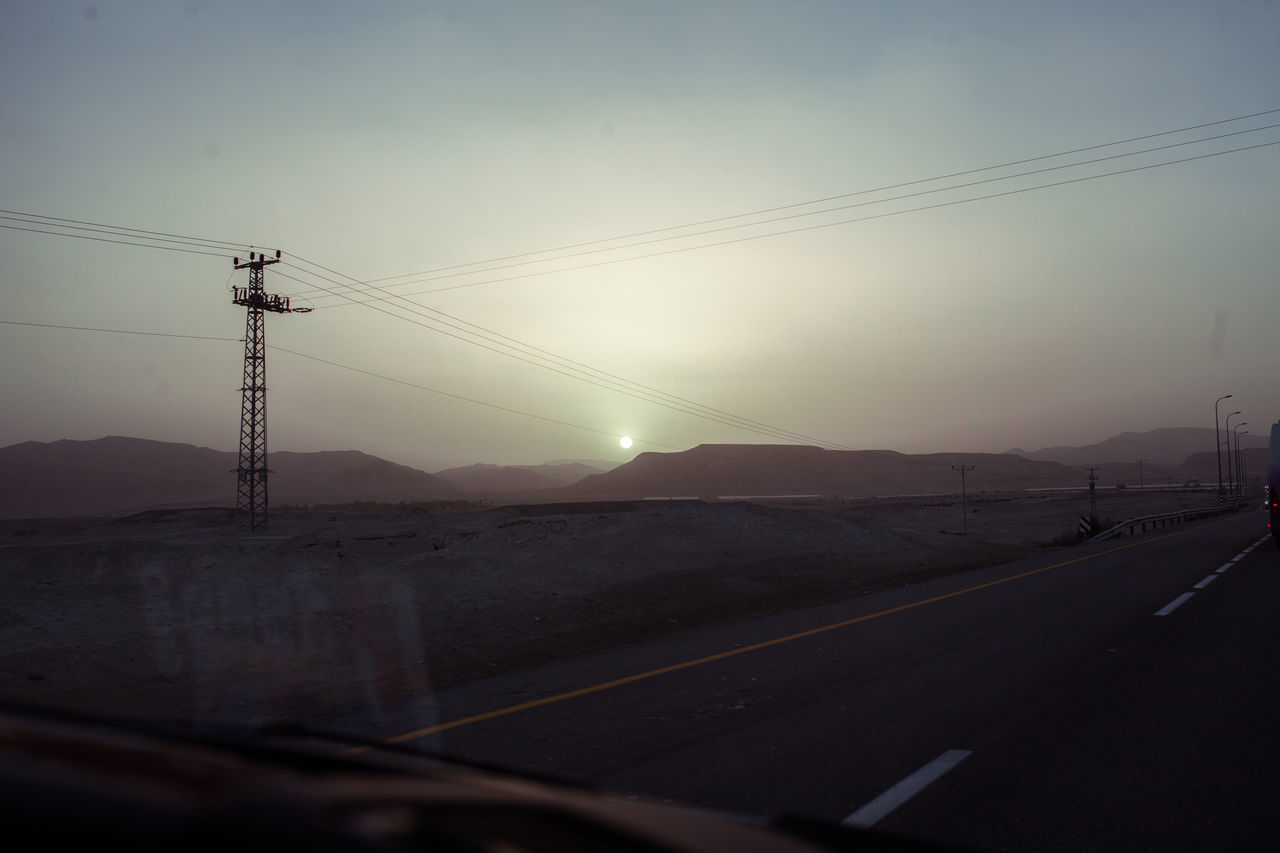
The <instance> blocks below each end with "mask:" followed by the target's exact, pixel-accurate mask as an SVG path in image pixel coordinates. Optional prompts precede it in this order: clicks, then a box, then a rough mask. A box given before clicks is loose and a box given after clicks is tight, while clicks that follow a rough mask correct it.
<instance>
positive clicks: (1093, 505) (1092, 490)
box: [1089, 468, 1098, 521]
mask: <svg viewBox="0 0 1280 853" xmlns="http://www.w3.org/2000/svg"><path fill="white" fill-rule="evenodd" d="M1097 470H1098V469H1097V468H1090V469H1089V519H1090V520H1091V521H1093V520H1096V519H1097V517H1098V495H1097V490H1096V487H1097V485H1098V475H1097V474H1096V473H1094V472H1095V471H1097Z"/></svg>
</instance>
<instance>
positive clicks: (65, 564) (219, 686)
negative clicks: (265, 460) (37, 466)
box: [0, 493, 1212, 721]
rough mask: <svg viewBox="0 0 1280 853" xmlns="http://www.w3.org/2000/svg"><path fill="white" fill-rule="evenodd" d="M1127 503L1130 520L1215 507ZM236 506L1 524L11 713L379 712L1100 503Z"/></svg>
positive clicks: (826, 592) (1057, 526)
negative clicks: (254, 516)
mask: <svg viewBox="0 0 1280 853" xmlns="http://www.w3.org/2000/svg"><path fill="white" fill-rule="evenodd" d="M1211 503H1212V496H1211V495H1207V494H1204V493H1198V494H1197V493H1171V494H1147V495H1144V496H1141V497H1138V496H1126V495H1122V494H1118V493H1117V494H1110V495H1103V496H1100V497H1099V514H1100V515H1101V516H1103V517H1107V518H1112V519H1116V520H1119V519H1122V518H1125V517H1130V516H1136V515H1142V514H1149V513H1153V512H1160V511H1167V510H1172V509H1175V508H1185V507H1199V506H1207V505H1209V504H1211ZM969 510H970V512H969V516H968V526H969V535H967V536H963V537H962V536H960V535H958V531H959V529H960V526H961V517H960V507H959V504H958V502H956V501H953V500H951V499H939V498H932V499H922V500H917V501H912V500H899V501H893V502H863V503H857V502H842V503H827V504H820V505H811V506H795V505H787V506H781V505H775V506H766V505H758V504H750V503H709V504H703V503H694V502H689V503H686V502H630V503H617V504H584V505H543V506H530V507H522V508H521V507H506V508H499V509H492V510H485V511H482V512H470V513H456V514H432V513H425V512H413V511H405V512H393V513H382V514H377V515H367V514H357V513H345V514H342V513H316V514H304V513H292V514H283V513H280V514H276V515H275V516H273V518H272V521H271V525H270V527H269V529H268V530H267V531H265V532H260V533H259V534H256V535H252V536H249V535H244V534H237V533H236V532H235V531H234V528H233V527H232V526H231V524H230V518H229V516H228V514H227V513H226V512H225V511H217V510H205V511H202V510H189V511H180V512H173V513H168V514H163V513H159V514H146V515H143V516H139V517H135V518H131V519H122V520H116V521H96V522H94V521H87V522H86V521H70V520H60V521H49V522H16V521H10V522H4V523H3V524H0V571H2V572H3V578H4V590H5V596H4V600H3V602H0V673H2V675H0V678H3V688H0V696H2V697H4V698H7V699H21V700H25V701H32V702H40V703H51V704H56V705H74V706H78V707H86V708H92V709H94V710H97V711H106V712H119V713H128V714H154V715H159V716H163V717H169V718H192V719H196V718H199V719H233V720H239V721H248V720H253V721H261V720H266V719H271V718H277V717H293V716H296V715H297V714H298V709H300V708H305V709H308V710H309V711H320V712H323V711H330V710H332V711H338V710H342V709H349V708H364V709H367V711H368V713H369V715H370V718H371V719H377V718H379V717H380V716H381V715H382V713H383V711H384V709H386V708H387V707H389V705H390V703H392V702H393V701H399V700H400V699H402V698H403V697H404V696H405V695H408V694H421V695H427V694H429V692H430V688H432V687H439V686H443V685H447V684H453V683H458V682H461V681H465V680H469V679H472V678H476V677H480V676H484V675H487V674H492V673H495V672H499V671H507V670H513V669H518V668H522V667H525V666H528V665H530V664H536V663H539V662H543V661H547V660H552V659H557V658H563V657H569V656H573V655H577V654H582V653H585V652H589V651H594V650H598V649H602V648H607V647H611V646H613V645H616V644H619V643H626V642H632V641H636V640H640V639H643V638H648V637H654V636H658V635H661V634H665V633H670V632H673V631H679V630H682V629H684V628H686V627H689V626H694V625H704V624H711V623H717V622H727V621H731V620H734V619H739V618H742V617H744V616H747V615H751V614H756V613H761V612H766V611H770V610H778V609H784V608H792V607H798V606H803V605H806V604H813V603H818V602H821V601H829V600H835V599H839V598H844V597H849V596H856V595H859V594H862V593H865V592H868V591H872V590H876V589H882V588H885V587H887V586H892V585H901V584H905V583H911V582H914V581H918V580H921V579H924V578H928V577H931V576H935V575H937V574H940V573H944V572H952V571H957V570H961V569H964V568H969V567H975V566H980V565H990V564H994V563H999V562H1003V561H1007V560H1011V559H1014V558H1017V557H1019V556H1022V555H1024V554H1027V553H1031V552H1034V551H1036V550H1039V549H1041V548H1043V547H1060V546H1061V540H1062V539H1063V538H1064V537H1065V538H1068V539H1069V538H1070V537H1071V534H1072V533H1073V531H1074V529H1075V524H1076V519H1077V518H1078V517H1079V516H1080V515H1081V514H1082V513H1084V512H1087V511H1088V499H1087V497H1086V498H1080V497H1073V498H1061V497H1057V498H1045V497H1035V498H1028V497H1025V496H1022V497H1017V498H1012V499H1011V498H1002V499H1000V498H993V497H986V496H984V497H979V498H976V499H970V501H969Z"/></svg>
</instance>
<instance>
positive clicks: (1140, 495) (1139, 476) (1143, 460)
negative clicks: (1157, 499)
mask: <svg viewBox="0 0 1280 853" xmlns="http://www.w3.org/2000/svg"><path fill="white" fill-rule="evenodd" d="M1146 461H1147V460H1145V459H1139V460H1138V497H1139V499H1141V497H1142V485H1143V483H1142V463H1143V462H1146Z"/></svg>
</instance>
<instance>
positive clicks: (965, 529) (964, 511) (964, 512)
mask: <svg viewBox="0 0 1280 853" xmlns="http://www.w3.org/2000/svg"><path fill="white" fill-rule="evenodd" d="M951 470H952V471H959V472H960V521H961V526H960V530H961V531H962V532H961V534H960V535H961V536H968V535H969V501H968V499H967V497H966V495H965V488H964V475H965V473H966V472H968V471H972V470H973V466H972V465H952V466H951Z"/></svg>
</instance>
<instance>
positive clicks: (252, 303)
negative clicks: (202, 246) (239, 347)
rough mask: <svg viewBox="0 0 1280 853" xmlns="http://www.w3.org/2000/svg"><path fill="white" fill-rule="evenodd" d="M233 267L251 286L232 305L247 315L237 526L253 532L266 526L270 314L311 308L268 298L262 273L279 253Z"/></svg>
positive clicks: (252, 256)
mask: <svg viewBox="0 0 1280 853" xmlns="http://www.w3.org/2000/svg"><path fill="white" fill-rule="evenodd" d="M232 263H233V264H234V265H235V268H236V269H238V270H243V269H247V270H248V271H249V286H248V287H237V288H234V293H233V296H232V299H231V301H232V303H234V304H236V305H243V306H245V308H246V309H247V311H246V317H245V326H244V385H242V386H241V388H240V391H241V400H240V464H239V467H237V468H236V483H237V489H236V521H237V523H238V524H242V525H243V524H246V523H247V524H248V527H249V529H250V530H254V529H256V528H258V527H261V526H262V525H264V524H266V523H267V474H268V473H269V471H268V470H267V341H266V322H265V316H266V312H268V311H270V312H272V313H274V314H289V313H304V312H307V311H310V310H311V309H310V308H290V307H289V297H287V296H276V295H275V294H271V293H267V292H266V291H265V289H264V287H263V283H262V280H263V274H262V270H263V268H265V267H268V266H270V265H271V264H278V263H280V251H279V250H276V256H275V257H274V258H271V259H270V260H268V259H267V256H266V255H264V254H262V253H261V252H250V253H249V260H248V262H246V263H243V264H242V263H240V259H239V258H234V259H233V260H232Z"/></svg>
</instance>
